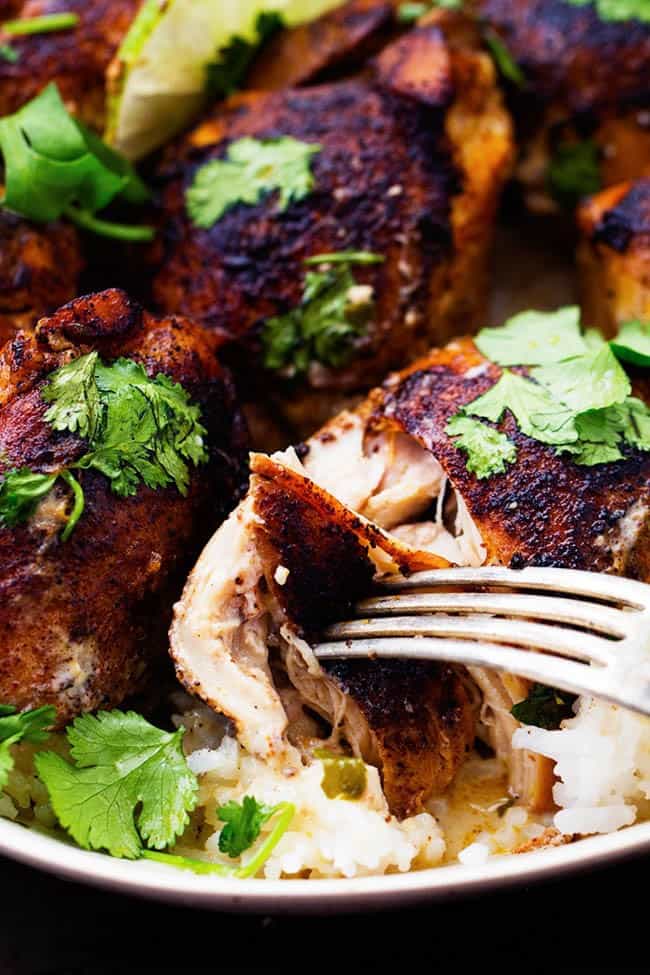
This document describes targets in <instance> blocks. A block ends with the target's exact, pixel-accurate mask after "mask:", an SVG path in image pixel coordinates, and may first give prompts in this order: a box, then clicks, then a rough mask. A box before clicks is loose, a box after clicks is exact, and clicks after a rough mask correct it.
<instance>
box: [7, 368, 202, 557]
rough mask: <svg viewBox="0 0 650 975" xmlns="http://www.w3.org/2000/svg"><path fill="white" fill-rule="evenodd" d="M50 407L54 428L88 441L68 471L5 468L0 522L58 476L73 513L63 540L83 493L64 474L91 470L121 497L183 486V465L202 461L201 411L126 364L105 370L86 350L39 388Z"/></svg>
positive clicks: (12, 519) (13, 519)
mask: <svg viewBox="0 0 650 975" xmlns="http://www.w3.org/2000/svg"><path fill="white" fill-rule="evenodd" d="M42 397H43V399H44V400H45V402H46V403H49V404H50V406H49V409H48V410H47V412H46V413H45V419H46V420H47V421H48V423H50V425H51V426H52V428H53V429H54V430H59V431H62V432H70V433H74V434H76V435H77V436H80V437H83V438H84V439H86V440H87V441H88V450H87V451H86V453H85V454H83V456H82V457H80V458H79V460H77V461H75V462H74V463H73V464H71V465H70V466H69V468H68V469H65V470H62V471H58V472H56V473H53V474H37V473H34V472H32V471H30V470H29V469H28V468H22V469H21V470H18V471H9V473H8V474H6V475H5V476H4V478H3V479H2V480H1V481H0V524H5V525H7V526H8V527H14V526H15V525H17V524H20V523H22V522H24V521H27V520H28V519H29V517H30V516H31V514H32V513H33V511H34V509H35V508H36V505H37V504H38V502H39V501H40V500H41V499H42V498H43V497H45V495H46V494H48V493H49V491H50V490H51V489H52V487H53V486H54V484H55V483H56V481H57V479H58V477H61V478H62V479H63V480H64V481H65V482H66V483H67V484H68V486H69V487H70V488H71V490H72V493H73V499H74V504H73V509H72V512H71V514H70V517H69V519H68V523H67V525H66V528H65V530H64V532H63V535H62V539H63V541H66V540H67V539H68V538H69V537H70V535H71V533H72V531H73V529H74V527H75V525H76V524H77V522H78V520H79V518H80V517H81V515H82V513H83V510H84V497H83V490H82V487H81V485H80V484H79V482H78V481H77V480H76V478H74V477H73V475H72V474H71V470H74V469H80V470H91V469H92V470H96V471H99V472H100V473H101V474H103V475H104V476H105V477H107V478H108V479H109V481H110V485H111V490H112V491H113V492H114V493H115V494H117V495H119V496H120V497H127V496H129V495H133V494H135V493H136V491H137V489H138V486H139V485H140V484H141V483H144V484H146V485H147V486H148V487H150V488H154V489H156V488H161V487H167V486H169V485H171V484H173V485H175V487H176V488H177V490H178V491H179V492H180V493H181V494H182V495H185V494H187V490H188V487H189V466H188V464H189V463H192V464H193V465H195V466H198V465H199V464H203V463H205V462H206V461H207V459H208V455H207V451H206V449H205V443H204V440H203V437H204V435H205V432H206V431H205V428H204V427H203V426H202V425H201V423H200V415H201V413H200V408H199V407H198V406H196V405H194V404H192V403H191V402H190V398H189V395H188V393H187V392H186V391H185V390H184V389H183V387H182V386H181V385H179V384H178V383H174V382H172V380H171V379H169V378H168V377H167V376H164V375H162V374H160V373H159V374H158V375H157V376H156V377H155V379H151V378H150V377H149V376H148V375H147V374H146V372H145V371H144V369H143V367H142V366H141V365H140V364H139V363H136V362H132V361H131V360H129V359H117V360H116V361H115V362H113V363H111V365H108V366H107V365H104V363H102V361H101V360H100V359H99V357H98V355H97V353H96V352H89V353H88V354H86V355H84V356H80V357H79V358H77V359H74V360H73V361H72V362H69V363H67V364H66V365H64V366H61V368H60V369H57V370H56V371H55V372H53V373H52V374H51V375H50V377H49V381H48V383H47V385H46V386H45V388H44V389H43V391H42Z"/></svg>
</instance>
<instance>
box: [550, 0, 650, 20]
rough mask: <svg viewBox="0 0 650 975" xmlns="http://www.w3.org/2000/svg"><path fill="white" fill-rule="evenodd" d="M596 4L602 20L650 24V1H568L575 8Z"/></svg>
mask: <svg viewBox="0 0 650 975" xmlns="http://www.w3.org/2000/svg"><path fill="white" fill-rule="evenodd" d="M592 2H593V3H594V4H595V7H596V10H597V12H598V16H599V17H600V19H601V20H613V21H619V20H640V21H642V23H646V24H647V23H650V5H649V4H648V0H567V3H570V4H573V6H574V7H585V6H587V4H590V3H592Z"/></svg>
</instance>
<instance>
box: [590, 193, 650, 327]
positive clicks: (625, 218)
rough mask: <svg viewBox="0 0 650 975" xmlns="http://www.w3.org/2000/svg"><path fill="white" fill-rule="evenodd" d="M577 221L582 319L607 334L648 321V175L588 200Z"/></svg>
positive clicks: (649, 264)
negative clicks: (629, 324)
mask: <svg viewBox="0 0 650 975" xmlns="http://www.w3.org/2000/svg"><path fill="white" fill-rule="evenodd" d="M578 223H579V226H580V231H581V235H582V239H581V242H580V246H579V249H578V263H579V266H580V272H581V285H582V304H583V309H584V314H583V318H584V320H585V321H586V322H588V324H589V325H593V326H596V327H598V328H600V329H602V330H603V331H604V332H605V334H606V335H608V336H612V335H615V334H616V332H617V331H618V329H619V327H620V326H621V325H622V324H623V322H626V321H631V320H632V319H635V318H640V319H641V320H642V321H648V320H650V178H647V179H640V180H638V181H637V182H636V183H623V184H621V185H619V186H613V187H611V188H610V189H608V190H604V191H603V192H602V193H599V194H598V195H596V196H593V197H591V198H590V199H588V200H585V202H584V203H583V204H582V206H581V207H580V209H579V211H578Z"/></svg>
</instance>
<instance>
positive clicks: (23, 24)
mask: <svg viewBox="0 0 650 975" xmlns="http://www.w3.org/2000/svg"><path fill="white" fill-rule="evenodd" d="M78 24H79V14H75V13H67V12H65V11H62V12H61V13H58V14H43V15H42V16H41V17H23V18H21V19H19V20H5V22H4V23H3V24H2V25H0V30H2V31H4V33H5V34H11V35H13V36H14V37H18V36H20V35H21V34H51V33H52V32H53V31H57V30H70V28H71V27H77V26H78Z"/></svg>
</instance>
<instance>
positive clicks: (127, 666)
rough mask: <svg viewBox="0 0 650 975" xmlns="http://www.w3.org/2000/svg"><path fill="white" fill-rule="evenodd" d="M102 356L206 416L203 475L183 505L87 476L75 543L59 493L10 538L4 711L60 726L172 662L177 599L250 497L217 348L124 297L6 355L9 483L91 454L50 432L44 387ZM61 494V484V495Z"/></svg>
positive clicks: (4, 576) (198, 471) (62, 319)
mask: <svg viewBox="0 0 650 975" xmlns="http://www.w3.org/2000/svg"><path fill="white" fill-rule="evenodd" d="M93 349H96V350H98V351H99V353H100V355H101V356H102V358H103V359H104V361H106V362H110V361H111V360H112V359H115V358H116V357H119V356H124V357H126V358H129V359H133V360H135V361H137V362H139V363H141V364H142V365H143V366H144V368H145V369H146V371H147V372H148V373H149V374H150V375H156V374H158V373H164V374H165V375H167V376H169V377H171V378H172V379H173V380H174V381H176V382H180V383H181V384H182V385H183V386H184V387H185V389H187V391H188V392H189V394H190V396H191V397H192V399H193V400H194V401H195V402H198V403H199V404H200V405H201V408H202V421H203V423H204V425H205V426H206V427H207V428H208V436H207V445H208V447H209V452H210V460H209V462H208V464H207V465H204V466H201V467H199V468H192V469H191V478H190V487H189V493H188V495H187V497H182V496H181V494H180V493H179V492H178V491H177V490H176V488H175V487H169V488H165V489H159V490H156V491H154V490H152V489H149V488H147V487H145V486H141V487H140V488H139V489H138V492H137V494H136V495H135V496H134V497H130V498H119V497H118V496H116V495H115V494H113V493H112V492H111V490H110V487H109V482H108V480H107V479H106V478H105V477H104V476H102V475H101V474H99V473H97V472H93V471H77V472H76V474H77V476H78V479H79V481H80V482H81V484H82V486H83V490H84V493H85V498H86V509H85V512H84V514H83V516H82V518H81V519H80V521H79V523H78V525H77V527H76V529H75V531H74V532H73V534H72V536H71V537H70V539H69V540H68V541H67V542H62V541H61V539H60V532H61V529H62V527H63V525H64V524H65V520H66V513H67V512H68V511H69V508H70V504H71V499H70V495H69V492H68V490H67V488H66V487H65V486H63V487H59V486H58V485H57V487H55V489H54V492H53V494H52V495H51V496H48V498H47V499H46V500H45V501H44V502H43V503H42V504H41V506H40V507H39V509H38V510H37V512H36V513H35V515H33V516H32V518H31V519H30V521H29V522H28V523H26V524H22V525H19V526H17V527H15V528H9V527H7V526H4V527H2V526H0V647H1V648H2V653H1V654H0V700H3V701H11V702H12V703H13V704H15V705H16V706H17V707H18V708H20V709H22V708H26V707H31V706H36V705H41V704H44V703H52V704H55V705H56V707H57V711H58V716H59V719H60V721H61V722H62V723H63V722H64V721H66V720H69V719H70V718H72V717H74V716H75V715H76V714H78V713H80V712H81V711H86V710H93V709H96V708H98V707H104V708H110V707H113V706H116V705H118V704H119V703H120V702H121V701H122V700H123V699H124V697H125V696H127V695H128V694H132V693H134V692H136V691H138V690H139V689H140V687H141V685H142V682H143V678H144V676H145V674H146V670H147V667H148V666H149V664H150V663H152V662H153V661H155V660H156V659H161V658H163V657H164V654H165V650H166V647H167V638H166V629H167V626H168V623H169V618H170V616H171V606H172V602H173V599H174V598H175V596H176V595H177V593H178V592H179V591H180V585H181V582H182V577H183V574H184V571H185V570H186V568H187V566H188V564H191V561H192V558H193V557H195V555H196V553H197V551H198V547H200V545H201V543H202V542H203V541H204V540H205V538H206V537H207V536H208V535H209V533H210V532H211V531H212V530H213V529H214V528H215V527H216V525H217V524H218V523H219V518H220V516H223V514H224V513H225V511H226V510H227V509H228V507H229V505H230V504H231V502H232V500H233V497H234V495H235V494H236V491H237V489H238V487H239V485H240V482H241V478H242V470H243V451H244V449H245V442H244V441H245V437H244V431H243V428H242V424H241V420H240V418H239V414H238V413H237V410H236V407H235V405H234V401H233V393H232V388H231V385H230V381H229V379H228V376H227V375H226V374H225V373H224V372H223V370H222V369H221V367H220V366H219V365H218V362H217V359H216V356H215V351H216V349H215V344H214V341H213V340H212V339H211V338H210V337H209V336H207V335H206V334H205V333H204V332H203V331H202V330H201V329H200V327H198V326H196V325H195V324H193V323H192V322H189V321H187V320H183V319H174V318H168V319H156V318H153V317H152V316H151V315H149V314H147V313H146V312H143V311H142V309H141V308H140V307H139V306H138V305H136V304H135V303H134V302H132V301H131V300H130V299H129V298H128V297H127V296H126V294H124V293H123V292H120V291H106V292H102V293H99V294H95V295H90V296H87V297H84V298H78V299H76V300H75V301H73V302H71V303H70V304H69V305H66V306H65V307H64V308H61V309H60V310H59V311H58V312H57V313H56V314H55V315H53V316H52V317H51V318H47V319H44V320H42V321H41V323H40V325H39V327H38V330H37V333H36V335H30V336H28V335H26V334H24V333H19V334H18V335H17V337H16V338H15V339H14V340H13V341H12V342H10V343H9V344H7V345H6V346H5V348H4V350H3V352H2V354H1V355H0V475H1V474H2V473H6V472H7V471H9V470H12V469H15V468H21V467H29V468H31V469H32V470H34V471H36V472H51V471H56V470H57V469H60V468H61V467H62V466H64V465H65V464H66V463H69V462H70V461H72V460H74V459H76V458H78V457H79V456H80V455H81V454H82V453H83V452H84V449H85V448H84V442H83V441H81V440H80V439H79V438H77V437H76V436H73V435H71V434H63V433H56V432H54V431H53V430H52V428H51V427H50V425H49V424H48V423H46V421H45V420H44V413H45V410H46V408H47V407H46V404H45V403H44V402H43V400H42V398H41V395H40V392H41V389H42V388H43V385H44V382H45V381H46V378H47V376H48V374H49V373H50V372H51V371H52V370H53V369H55V368H57V367H58V366H60V365H62V364H64V363H66V362H69V361H70V360H72V359H74V358H75V357H77V356H79V355H82V354H84V353H87V352H89V351H91V350H93ZM58 483H59V484H60V483H61V482H58Z"/></svg>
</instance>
